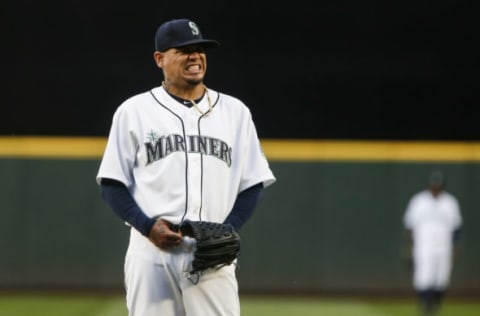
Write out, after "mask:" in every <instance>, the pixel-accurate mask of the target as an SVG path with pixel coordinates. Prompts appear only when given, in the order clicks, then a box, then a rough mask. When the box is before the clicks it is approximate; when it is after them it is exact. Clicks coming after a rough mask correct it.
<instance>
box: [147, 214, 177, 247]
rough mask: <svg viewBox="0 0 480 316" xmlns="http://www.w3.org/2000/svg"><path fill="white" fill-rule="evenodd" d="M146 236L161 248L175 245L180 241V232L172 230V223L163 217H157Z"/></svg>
mask: <svg viewBox="0 0 480 316" xmlns="http://www.w3.org/2000/svg"><path fill="white" fill-rule="evenodd" d="M148 238H149V239H150V241H151V242H153V243H154V244H155V245H156V246H157V247H159V248H161V249H169V248H172V247H176V246H178V245H180V243H181V242H182V235H181V233H179V232H176V231H174V230H172V223H170V222H168V221H166V220H164V219H158V220H157V221H156V222H155V224H154V225H153V227H152V229H151V230H150V233H149V235H148Z"/></svg>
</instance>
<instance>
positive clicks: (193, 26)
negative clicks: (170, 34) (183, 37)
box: [188, 21, 200, 35]
mask: <svg viewBox="0 0 480 316" xmlns="http://www.w3.org/2000/svg"><path fill="white" fill-rule="evenodd" d="M188 25H189V26H190V29H191V30H192V34H193V35H198V34H200V30H199V29H198V26H197V25H196V24H195V22H192V21H190V22H189V23H188Z"/></svg>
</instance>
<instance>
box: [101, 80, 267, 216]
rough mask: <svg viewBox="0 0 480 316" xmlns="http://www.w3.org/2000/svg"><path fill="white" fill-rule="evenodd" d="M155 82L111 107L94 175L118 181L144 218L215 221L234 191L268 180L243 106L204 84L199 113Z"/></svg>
mask: <svg viewBox="0 0 480 316" xmlns="http://www.w3.org/2000/svg"><path fill="white" fill-rule="evenodd" d="M209 99H210V101H211V105H212V106H213V111H211V113H208V114H207V115H203V114H201V113H200V111H199V110H198V109H196V108H195V107H191V108H188V107H186V106H184V105H182V104H180V103H179V102H178V101H176V100H175V99H173V98H172V97H171V96H170V95H169V94H168V93H167V92H166V91H165V90H164V89H163V88H162V87H157V88H154V89H152V90H151V91H149V92H145V93H141V94H138V95H135V96H133V97H131V98H129V99H127V100H126V101H125V102H124V103H122V104H121V105H120V106H119V107H118V108H117V110H116V112H115V114H114V117H113V122H112V126H111V130H110V134H109V138H108V142H107V146H106V149H105V153H104V156H103V159H102V161H101V165H100V168H99V171H98V174H97V182H98V183H99V182H100V179H101V178H111V179H115V180H118V181H120V182H122V183H124V184H125V185H126V186H127V188H128V189H129V190H130V192H131V194H132V196H133V197H134V199H135V200H136V202H137V203H138V205H139V206H140V208H141V209H142V210H143V211H144V212H145V213H146V214H147V215H148V216H150V217H156V216H160V217H162V218H164V219H166V220H168V221H170V222H172V223H179V222H181V220H182V219H191V220H205V221H213V222H223V221H224V220H225V218H226V217H227V215H228V214H229V212H230V211H231V209H232V207H233V204H234V202H235V199H236V197H237V195H238V193H239V192H241V191H243V190H245V189H247V188H249V187H250V186H252V185H255V184H257V183H260V182H263V184H264V186H265V187H267V186H269V185H270V184H272V183H273V182H274V181H275V180H276V179H275V177H274V175H273V173H272V171H271V170H270V168H269V165H268V162H267V159H266V157H265V155H264V153H263V151H262V149H261V145H260V141H259V139H258V136H257V132H256V129H255V126H254V124H253V121H252V117H251V113H250V111H249V109H248V108H247V107H246V106H245V105H244V104H243V103H242V102H241V101H240V100H238V99H236V98H234V97H232V96H229V95H225V94H221V93H218V92H216V91H214V90H211V89H208V93H207V94H206V95H205V96H204V97H203V99H202V101H201V102H199V104H198V107H199V109H200V110H201V111H202V112H204V113H205V112H207V110H208V109H209Z"/></svg>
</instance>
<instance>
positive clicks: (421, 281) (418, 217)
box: [404, 190, 462, 289]
mask: <svg viewBox="0 0 480 316" xmlns="http://www.w3.org/2000/svg"><path fill="white" fill-rule="evenodd" d="M404 225H405V227H406V228H408V229H410V230H411V231H412V233H413V258H414V267H415V271H414V285H415V287H416V288H417V289H427V288H430V287H434V288H439V289H442V288H445V287H446V286H447V285H448V282H449V276H450V270H451V255H452V248H453V232H454V231H455V230H456V229H458V228H459V227H460V226H461V225H462V218H461V214H460V207H459V203H458V201H457V199H456V198H455V197H454V196H453V195H452V194H450V193H448V192H445V191H444V192H442V193H440V194H439V195H438V196H437V197H434V196H433V195H432V193H431V192H430V191H428V190H425V191H422V192H419V193H417V194H415V195H414V196H413V197H412V198H411V200H410V201H409V203H408V206H407V209H406V212H405V215H404Z"/></svg>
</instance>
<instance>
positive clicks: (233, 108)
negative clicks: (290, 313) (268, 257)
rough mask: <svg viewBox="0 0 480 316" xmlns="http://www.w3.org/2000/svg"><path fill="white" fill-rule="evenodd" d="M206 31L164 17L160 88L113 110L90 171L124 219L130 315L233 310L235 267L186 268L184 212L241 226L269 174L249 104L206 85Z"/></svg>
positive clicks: (195, 315)
mask: <svg viewBox="0 0 480 316" xmlns="http://www.w3.org/2000/svg"><path fill="white" fill-rule="evenodd" d="M217 46H219V42H217V41H215V40H211V39H205V38H204V37H203V36H202V34H201V32H200V29H199V27H198V25H197V24H196V23H194V22H193V21H191V20H188V19H175V20H170V21H167V22H165V23H163V24H162V25H160V26H159V28H158V29H157V31H156V33H155V52H154V54H153V57H154V60H155V63H156V65H157V66H158V67H159V68H160V69H161V70H162V72H163V77H164V81H163V83H162V85H161V86H158V87H154V88H153V89H151V90H149V91H146V92H144V93H140V94H138V95H134V96H132V97H130V98H128V99H127V100H125V101H124V102H123V103H122V104H121V105H120V106H119V107H118V108H117V109H116V111H115V113H114V115H113V121H112V125H111V129H110V133H109V137H108V141H107V145H106V149H105V152H104V155H103V158H102V161H101V164H100V167H99V171H98V174H97V177H96V181H97V183H98V184H99V185H100V186H101V193H102V197H103V198H104V200H105V201H106V203H107V204H108V205H109V206H110V207H111V208H112V209H113V211H114V212H115V213H116V214H117V215H118V216H120V218H121V219H123V220H124V221H125V222H126V223H127V224H128V225H129V226H131V230H130V240H129V245H128V249H127V252H126V256H125V265H124V272H125V287H126V303H127V308H128V311H129V315H130V316H154V315H155V316H159V315H162V316H166V315H188V316H209V315H222V316H226V315H240V303H239V297H238V284H237V280H236V275H235V265H234V264H231V265H226V266H224V267H222V268H220V269H211V270H207V271H205V272H203V273H202V274H201V275H192V274H191V273H190V272H189V271H190V270H191V261H192V252H193V251H194V249H195V240H194V239H192V238H188V237H186V236H182V234H181V233H180V232H178V231H177V230H176V229H175V228H174V227H175V225H179V224H181V223H182V222H184V221H185V220H193V221H211V222H216V223H229V224H231V225H233V226H234V227H235V229H236V230H237V231H238V230H239V229H240V228H241V227H242V225H243V224H244V223H245V222H246V221H247V220H248V219H249V218H250V217H251V215H252V213H253V211H254V209H255V207H256V206H257V203H258V200H259V198H260V195H261V193H262V190H263V189H264V188H265V187H267V186H269V185H271V184H272V183H274V182H275V180H276V179H275V177H274V175H273V173H272V171H271V169H270V167H269V164H268V161H267V159H266V157H265V155H264V154H263V151H262V149H261V146H260V142H259V138H258V136H257V132H256V128H255V125H254V123H253V120H252V116H251V113H250V110H249V109H248V108H247V106H246V105H245V104H244V103H243V102H242V101H240V100H239V99H237V98H235V97H232V96H230V95H226V94H223V93H220V92H218V91H215V90H213V89H210V88H207V87H206V86H205V84H204V77H205V73H206V70H207V59H206V51H207V50H208V49H211V48H214V47H217Z"/></svg>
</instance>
